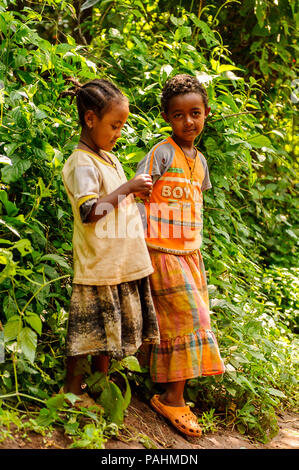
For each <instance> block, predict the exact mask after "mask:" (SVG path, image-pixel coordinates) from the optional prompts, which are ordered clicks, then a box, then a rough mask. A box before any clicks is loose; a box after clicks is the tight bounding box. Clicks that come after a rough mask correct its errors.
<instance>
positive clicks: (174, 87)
mask: <svg viewBox="0 0 299 470" xmlns="http://www.w3.org/2000/svg"><path fill="white" fill-rule="evenodd" d="M186 93H199V94H200V95H201V96H202V99H203V102H204V105H205V107H206V108H208V95H207V91H206V89H205V88H204V86H203V85H202V84H201V83H199V81H198V79H197V78H196V77H192V76H191V75H188V74H179V75H176V76H175V77H173V78H171V79H170V80H168V81H167V82H166V83H165V85H164V87H163V90H162V96H161V106H162V111H164V112H165V113H167V112H168V106H169V101H170V99H171V98H173V97H174V96H177V95H182V94H186Z"/></svg>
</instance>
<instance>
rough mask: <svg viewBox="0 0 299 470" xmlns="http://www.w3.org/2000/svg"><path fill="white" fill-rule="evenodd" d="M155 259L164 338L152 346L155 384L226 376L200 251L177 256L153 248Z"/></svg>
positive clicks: (153, 279)
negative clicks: (212, 326) (211, 322)
mask: <svg viewBox="0 0 299 470" xmlns="http://www.w3.org/2000/svg"><path fill="white" fill-rule="evenodd" d="M150 256H151V261H152V265H153V268H154V273H153V274H151V275H150V284H151V292H152V297H153V301H154V305H155V310H156V314H157V318H158V324H159V329H160V338H161V340H160V344H156V345H153V346H152V348H151V356H150V373H151V377H152V380H153V381H154V382H163V383H165V382H176V381H183V380H187V379H191V378H195V377H199V376H208V375H217V374H223V373H224V371H225V367H224V363H223V361H222V359H221V356H220V352H219V348H218V345H217V340H216V337H215V334H214V332H213V331H212V330H211V324H210V314H209V297H208V290H207V282H206V275H205V269H204V264H203V260H202V256H201V254H200V252H199V251H197V252H194V253H192V254H189V255H184V256H178V255H174V254H169V253H163V252H161V251H158V250H150Z"/></svg>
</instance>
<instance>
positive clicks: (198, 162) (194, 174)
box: [137, 137, 211, 254]
mask: <svg viewBox="0 0 299 470" xmlns="http://www.w3.org/2000/svg"><path fill="white" fill-rule="evenodd" d="M169 163H170V164H169ZM204 163H205V165H204ZM163 165H165V166H166V168H165V170H164V168H163ZM137 173H148V174H150V175H152V176H153V177H155V176H157V177H158V179H157V181H156V182H155V183H154V186H153V191H152V194H151V197H150V198H149V200H148V201H146V203H145V209H146V230H145V238H146V243H147V245H148V247H150V248H155V249H158V250H161V251H166V252H169V253H175V254H187V253H191V252H193V251H195V250H198V249H199V248H200V246H201V242H202V228H203V221H202V207H203V196H202V191H203V190H204V189H208V188H209V187H211V185H210V180H209V175H208V170H207V165H206V162H205V159H204V157H203V155H202V154H200V152H198V151H197V155H196V157H195V159H192V158H188V157H187V156H186V155H185V154H184V153H183V151H182V150H181V148H180V147H179V146H178V145H177V144H176V143H175V142H174V140H173V139H172V138H171V137H168V138H167V139H165V140H164V141H163V142H160V143H159V144H157V145H156V146H155V147H154V148H153V149H152V150H151V151H150V152H149V154H148V155H147V156H146V157H145V158H144V160H143V161H142V162H141V163H140V165H139V166H138V171H137Z"/></svg>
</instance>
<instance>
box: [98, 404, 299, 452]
mask: <svg viewBox="0 0 299 470" xmlns="http://www.w3.org/2000/svg"><path fill="white" fill-rule="evenodd" d="M128 411H129V413H128V416H127V417H126V420H125V423H126V426H127V428H128V431H127V432H125V433H124V434H123V436H122V440H119V439H111V440H110V441H108V442H107V444H106V448H107V449H144V445H142V443H141V442H144V444H145V446H147V445H149V446H150V445H152V446H155V448H157V449H165V448H167V449H240V448H243V449H244V448H246V449H299V417H298V415H297V414H295V413H285V414H284V415H283V416H281V417H279V419H278V424H279V433H278V434H277V436H275V438H274V439H272V441H271V442H269V443H268V444H261V443H257V442H254V441H252V440H249V439H247V438H245V437H243V436H242V435H241V434H239V433H238V432H236V431H232V430H228V429H224V430H219V431H217V432H214V433H208V434H205V435H203V437H201V438H199V439H198V438H194V437H190V438H189V437H187V436H186V437H185V436H183V435H181V434H180V433H179V432H177V431H176V430H175V429H174V428H173V427H172V426H171V425H168V423H167V421H166V420H165V419H164V418H163V417H160V416H158V415H157V413H155V412H154V411H153V410H152V409H151V408H150V407H149V406H147V405H146V404H145V403H144V402H141V401H140V400H139V399H138V398H136V397H133V398H132V402H131V405H130V406H129V410H128Z"/></svg>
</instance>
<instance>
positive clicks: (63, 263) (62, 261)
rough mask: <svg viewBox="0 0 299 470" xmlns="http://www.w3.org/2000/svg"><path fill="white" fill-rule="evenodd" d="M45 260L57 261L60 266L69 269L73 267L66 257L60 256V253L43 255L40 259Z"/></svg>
mask: <svg viewBox="0 0 299 470" xmlns="http://www.w3.org/2000/svg"><path fill="white" fill-rule="evenodd" d="M45 260H49V261H54V262H55V263H57V264H59V266H61V267H62V268H66V269H68V270H71V269H72V268H71V267H70V266H69V265H68V264H67V262H66V261H65V259H64V258H63V257H62V256H60V255H56V254H49V255H44V256H42V257H41V259H40V261H45Z"/></svg>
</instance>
